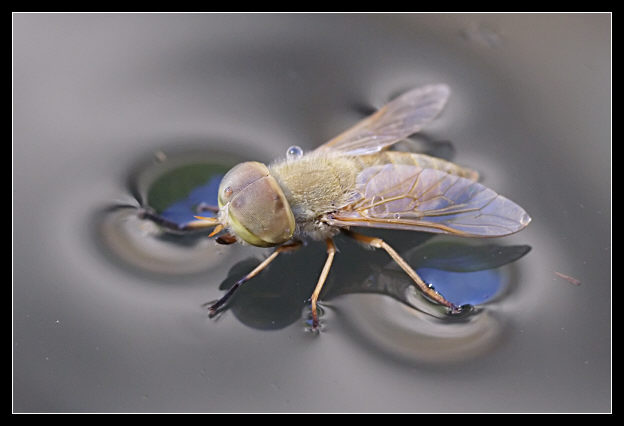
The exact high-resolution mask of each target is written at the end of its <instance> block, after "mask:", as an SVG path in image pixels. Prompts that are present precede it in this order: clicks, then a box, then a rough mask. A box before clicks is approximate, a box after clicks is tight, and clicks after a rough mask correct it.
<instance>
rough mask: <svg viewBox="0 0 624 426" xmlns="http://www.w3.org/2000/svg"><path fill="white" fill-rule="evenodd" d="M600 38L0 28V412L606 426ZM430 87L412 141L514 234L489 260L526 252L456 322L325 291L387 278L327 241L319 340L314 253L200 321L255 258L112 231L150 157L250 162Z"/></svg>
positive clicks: (170, 20) (488, 18)
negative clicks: (7, 52) (1, 214)
mask: <svg viewBox="0 0 624 426" xmlns="http://www.w3.org/2000/svg"><path fill="white" fill-rule="evenodd" d="M610 35H611V17H610V16H609V15H608V14H571V15H561V14H545V15H533V14H515V15H499V14H485V15H481V14H467V15H451V14H448V15H438V14H422V15H421V14H413V15H365V14H362V15H349V14H341V15H331V14H319V15H289V14H280V15H273V14H266V15H264V14H263V15H246V14H237V15H229V14H15V15H13V410H14V411H16V412H317V411H322V412H335V411H339V412H501V411H502V412H509V411H511V412H568V411H572V412H607V411H610V410H611V227H610V223H611V208H610V205H611V188H610V178H611V169H610V164H611V159H610V149H611V143H610V142H611V85H610V79H611V57H610V50H611V47H610ZM440 82H442V83H446V84H448V85H449V86H450V87H451V89H452V96H451V100H450V102H449V104H448V106H447V109H446V110H445V111H444V113H443V114H442V116H441V117H440V118H439V119H438V120H436V122H435V123H433V124H432V125H431V126H430V127H428V128H427V131H426V136H427V137H428V138H429V139H431V140H434V141H450V143H451V144H452V147H453V157H454V158H453V160H454V161H456V162H458V163H460V164H464V165H468V166H470V167H472V168H475V169H477V170H479V171H480V172H481V174H482V182H483V183H484V184H486V185H487V186H489V187H491V188H493V189H494V190H496V191H497V192H499V193H501V194H503V195H505V196H507V197H508V198H511V199H512V200H514V201H515V202H517V203H518V204H520V205H521V206H522V207H523V208H525V209H526V210H527V211H528V212H529V214H530V215H531V216H532V218H533V221H532V223H531V224H530V225H529V226H528V228H526V229H525V230H523V231H522V232H520V233H518V234H515V235H513V236H510V237H507V238H503V239H496V240H490V241H488V243H492V244H500V245H501V246H513V245H516V246H528V247H530V252H528V254H526V255H525V256H524V257H522V258H521V259H519V260H517V261H515V262H513V263H511V264H509V265H506V266H504V267H503V268H501V269H500V271H499V273H500V280H501V282H504V291H502V292H501V294H499V295H497V296H496V297H495V298H493V299H492V300H491V301H490V302H488V303H486V304H484V305H482V306H481V307H480V311H479V312H478V313H476V314H475V315H472V316H470V317H469V318H467V319H465V320H458V321H447V320H441V319H440V318H438V317H437V316H435V315H429V314H426V313H423V312H420V311H417V310H414V309H412V308H410V307H409V306H407V305H405V304H404V303H401V302H400V301H398V300H396V299H395V298H392V297H389V296H388V295H382V294H375V293H374V292H366V291H364V290H362V291H354V292H347V291H344V292H343V294H341V292H340V291H339V289H340V288H343V289H345V288H353V287H357V288H360V289H364V288H365V287H366V286H367V285H371V283H377V284H379V283H381V284H383V285H386V286H390V285H391V283H392V282H393V280H394V279H398V280H402V279H404V278H402V277H399V276H397V275H396V271H394V270H393V269H392V268H393V267H392V265H390V262H389V261H388V259H387V257H385V254H384V253H382V252H373V251H364V250H361V249H360V248H359V247H358V246H357V245H355V244H354V243H352V242H350V241H348V240H346V239H344V238H339V239H337V241H336V244H337V245H338V248H339V249H340V252H339V253H338V254H337V256H336V260H335V264H336V269H335V271H333V272H332V277H333V278H331V279H330V280H329V281H328V284H327V285H328V287H330V289H329V290H328V292H330V290H331V289H333V291H334V295H333V296H332V297H330V296H331V294H330V293H328V297H327V298H326V299H327V301H326V303H325V304H324V305H323V306H324V309H323V311H324V315H323V323H324V328H323V331H322V332H321V333H320V335H315V334H313V333H309V332H306V330H305V329H306V325H305V317H306V307H305V299H306V298H307V297H309V294H308V289H309V288H310V286H312V287H313V286H314V283H315V281H316V278H317V276H318V274H319V272H320V270H321V267H322V264H323V262H324V258H325V254H324V246H323V244H317V243H310V244H309V245H308V246H307V247H305V248H304V249H303V250H300V251H299V252H297V253H295V254H293V255H290V256H284V257H283V258H280V259H278V261H276V262H275V264H274V265H272V267H271V268H270V269H269V270H268V271H266V272H267V273H266V274H265V275H264V278H262V277H259V280H258V281H252V282H250V283H249V284H250V286H256V287H255V288H251V287H250V290H248V291H249V292H251V293H250V295H249V297H248V298H247V299H245V297H244V295H241V297H240V299H239V304H238V305H234V306H233V307H232V309H230V310H228V311H226V312H224V313H223V314H222V315H221V316H219V317H218V319H216V320H214V319H208V318H207V312H206V310H205V309H204V308H203V307H202V304H203V303H205V302H208V301H210V300H214V299H216V298H218V297H219V296H220V295H221V294H223V290H222V289H219V287H220V286H222V284H225V283H224V280H226V277H228V274H230V275H231V276H232V277H234V276H237V277H238V276H240V274H244V273H246V271H248V270H249V268H250V267H253V266H254V265H255V263H254V260H252V259H254V258H255V259H256V261H255V262H256V263H257V259H261V258H262V256H264V255H266V253H267V252H266V251H265V250H262V249H255V248H252V247H243V246H215V245H214V244H213V243H212V242H211V241H210V240H206V239H197V240H196V241H194V242H193V243H192V244H190V243H189V244H186V245H184V244H180V243H179V241H178V242H177V243H176V241H173V240H175V239H173V240H172V239H169V240H167V239H166V238H165V239H162V238H161V239H158V238H154V236H153V235H154V227H153V225H151V223H150V222H146V221H141V220H139V219H137V218H136V216H135V215H133V214H132V210H131V209H127V210H123V209H122V210H118V211H117V210H115V212H116V213H115V215H113V216H111V215H108V214H107V213H106V212H107V211H108V210H107V209H108V208H110V207H111V206H115V205H117V204H120V203H130V204H132V203H136V200H135V199H134V198H133V192H132V188H131V185H129V182H130V181H131V179H130V177H132V176H135V177H136V173H137V168H139V169H141V167H143V168H144V169H149V168H150V167H153V166H154V164H157V163H158V161H160V160H162V158H164V157H163V155H164V156H169V157H167V158H172V159H175V158H179V157H180V156H184V155H188V153H192V155H196V156H198V157H197V158H199V157H201V156H207V157H210V158H214V159H218V160H219V161H220V162H221V163H223V164H225V163H228V162H230V161H233V162H236V161H242V160H249V159H253V160H259V161H264V162H268V161H271V160H272V159H274V158H278V157H282V156H283V155H284V154H285V152H286V149H287V148H288V147H289V146H291V145H295V144H296V145H299V146H301V147H302V148H303V149H304V150H310V149H313V148H314V147H315V146H317V145H319V144H321V143H322V142H324V141H326V140H328V139H330V138H331V137H333V136H335V135H337V134H338V133H339V132H340V131H342V130H344V129H345V128H347V127H349V126H350V125H352V124H354V123H355V122H356V121H357V120H359V119H361V118H362V117H363V115H362V110H366V109H372V110H374V108H378V107H380V106H381V105H383V104H384V103H385V102H386V101H387V100H388V99H390V98H391V97H392V96H396V95H397V94H398V93H401V92H403V91H405V90H407V89H409V88H412V87H417V86H419V85H423V84H430V83H440ZM184 153H187V154H184ZM159 159H160V160H159ZM165 164H166V162H165ZM156 167H158V166H156ZM144 169H141V170H144ZM135 195H136V194H135ZM123 212H125V213H123ZM120 229H121V230H122V232H119V230H120ZM379 235H382V236H383V237H384V238H385V239H386V240H387V241H389V242H391V243H393V244H396V245H397V248H400V249H401V252H402V253H406V255H408V254H409V253H410V250H411V249H413V248H414V247H416V246H419V244H422V243H423V242H424V241H425V240H426V237H427V236H423V234H417V233H414V234H408V235H406V234H405V233H401V232H384V233H380V234H379ZM120 236H124V237H123V238H122V237H120ZM124 238H125V239H124ZM436 238H438V237H434V238H433V239H430V240H427V242H436V241H438V240H436ZM451 240H453V239H451ZM455 240H457V239H455ZM440 241H448V240H440ZM462 242H463V241H462ZM475 244H477V243H475ZM478 244H480V243H478ZM412 246H414V247H412ZM419 247H420V246H419ZM124 250H125V251H124ZM146 253H147V254H146ZM414 256H416V257H418V256H417V255H414ZM421 258H422V256H421V257H418V259H421ZM415 259H416V258H415ZM416 260H417V259H416ZM416 260H415V261H416ZM557 273H559V274H564V275H566V276H571V277H574V278H575V279H577V280H579V281H580V283H581V284H580V285H575V284H574V283H572V282H569V281H568V280H566V279H564V278H562V276H561V275H557ZM367 280H368V281H367ZM226 281H227V280H226ZM263 286H264V287H263ZM341 286H344V287H341ZM366 288H367V287H366ZM254 292H257V293H254ZM413 296H414V297H418V295H413ZM410 297H411V296H410ZM245 300H247V301H248V302H247V303H245ZM273 302H275V303H273ZM418 303H420V302H418Z"/></svg>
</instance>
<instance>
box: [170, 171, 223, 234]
mask: <svg viewBox="0 0 624 426" xmlns="http://www.w3.org/2000/svg"><path fill="white" fill-rule="evenodd" d="M222 178H223V175H215V176H213V177H212V178H210V180H209V181H208V182H207V183H206V184H205V185H201V186H198V187H197V188H195V189H193V190H192V191H191V192H190V193H189V195H188V197H186V198H184V199H182V200H179V201H176V202H175V203H173V204H172V205H170V206H169V207H167V208H166V209H165V210H163V211H162V212H161V213H160V216H162V217H164V218H165V219H168V220H170V221H172V222H175V223H176V224H178V225H184V224H186V223H188V222H192V221H194V220H196V219H195V218H194V216H195V215H199V216H214V215H215V214H214V213H213V212H211V211H207V210H206V211H202V210H201V208H200V207H201V205H209V206H216V205H217V192H218V191H219V183H221V179H222Z"/></svg>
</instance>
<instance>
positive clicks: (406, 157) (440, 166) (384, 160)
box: [355, 151, 479, 181]
mask: <svg viewBox="0 0 624 426" xmlns="http://www.w3.org/2000/svg"><path fill="white" fill-rule="evenodd" d="M355 158H356V159H357V160H359V161H361V162H362V168H366V167H369V166H374V165H379V164H389V163H391V164H406V165H410V166H418V167H421V168H423V169H435V170H441V171H443V172H445V173H448V174H451V175H456V176H460V177H464V178H467V179H470V180H474V181H476V180H477V179H479V173H478V172H477V171H476V170H472V169H469V168H466V167H461V166H458V165H457V164H455V163H452V162H450V161H446V160H443V159H441V158H437V157H431V156H430V155H426V154H418V153H414V152H401V151H385V152H381V153H379V154H373V155H362V156H359V157H355Z"/></svg>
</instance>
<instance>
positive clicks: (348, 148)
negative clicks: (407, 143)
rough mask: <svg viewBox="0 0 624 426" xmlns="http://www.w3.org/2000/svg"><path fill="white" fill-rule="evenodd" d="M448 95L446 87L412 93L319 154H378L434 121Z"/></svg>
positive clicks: (428, 88) (336, 140)
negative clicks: (331, 152)
mask: <svg viewBox="0 0 624 426" xmlns="http://www.w3.org/2000/svg"><path fill="white" fill-rule="evenodd" d="M449 94H450V89H449V87H448V86H446V85H444V84H435V85H429V86H424V87H419V88H417V89H414V90H411V91H409V92H407V93H405V94H403V95H401V96H399V97H398V98H396V99H394V100H393V101H391V102H389V103H388V104H386V105H385V106H383V107H382V108H381V109H380V110H379V111H377V112H376V113H374V114H372V115H370V116H369V117H367V118H365V119H364V120H362V121H360V122H359V123H358V124H356V125H355V126H353V127H352V128H350V129H348V130H346V131H345V132H343V133H341V134H340V135H338V136H336V137H335V138H333V139H332V140H330V141H329V142H327V143H325V144H323V145H321V146H319V147H318V148H317V149H316V151H328V150H331V151H337V152H341V153H345V154H348V155H362V154H372V153H375V152H379V151H381V150H382V149H384V148H387V147H389V146H390V145H392V144H394V143H397V142H399V141H401V140H403V139H405V138H407V137H408V136H409V135H411V134H414V133H416V132H418V131H419V130H420V129H422V127H423V126H425V125H426V124H427V123H429V122H430V121H432V120H433V119H434V118H435V117H436V116H437V115H438V114H439V113H440V111H442V109H443V108H444V105H445V104H446V101H447V99H448V97H449Z"/></svg>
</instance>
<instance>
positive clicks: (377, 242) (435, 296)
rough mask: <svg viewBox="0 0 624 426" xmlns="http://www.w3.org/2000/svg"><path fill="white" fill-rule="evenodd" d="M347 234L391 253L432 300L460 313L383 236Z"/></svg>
mask: <svg viewBox="0 0 624 426" xmlns="http://www.w3.org/2000/svg"><path fill="white" fill-rule="evenodd" d="M343 232H344V234H345V235H347V236H349V237H351V238H353V239H354V240H356V241H359V242H361V243H364V244H367V245H369V246H371V247H375V248H381V249H384V250H385V251H386V253H388V254H389V255H390V257H391V258H392V259H393V260H394V261H395V262H396V263H397V264H398V265H399V266H400V267H401V269H403V271H405V273H406V274H407V275H409V277H410V278H411V279H412V280H413V281H414V283H416V285H417V286H418V288H419V289H420V290H421V291H422V292H423V293H424V294H425V295H426V296H427V297H428V298H429V299H431V300H433V301H435V302H438V303H439V304H441V305H444V306H446V307H448V308H449V309H450V310H451V312H453V313H458V312H460V311H461V307H459V306H457V305H455V304H454V303H451V302H449V301H448V300H446V299H445V298H444V296H442V295H441V294H440V293H438V292H437V291H435V290H434V289H433V287H432V286H430V285H428V284H427V283H425V282H424V281H423V279H422V278H420V276H419V275H418V274H417V273H416V271H414V270H413V269H412V267H411V266H410V265H409V264H408V263H407V262H406V261H405V259H403V258H402V257H401V256H400V255H399V254H398V253H397V252H396V251H395V250H394V249H393V248H392V247H391V246H390V245H389V244H388V243H386V242H385V241H384V240H382V239H381V238H375V237H369V236H367V235H362V234H358V233H356V232H353V231H348V230H344V229H343Z"/></svg>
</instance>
